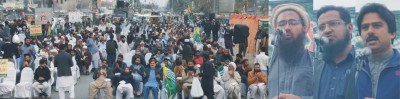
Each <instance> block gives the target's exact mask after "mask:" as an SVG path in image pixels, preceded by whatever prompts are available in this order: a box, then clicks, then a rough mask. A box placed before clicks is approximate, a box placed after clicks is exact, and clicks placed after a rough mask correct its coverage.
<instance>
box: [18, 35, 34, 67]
mask: <svg viewBox="0 0 400 99" xmlns="http://www.w3.org/2000/svg"><path fill="white" fill-rule="evenodd" d="M20 53H21V55H25V54H29V55H31V56H30V58H32V59H31V60H35V57H34V56H35V55H36V50H35V48H34V47H33V45H32V44H31V39H30V38H25V44H24V45H22V46H21V49H20ZM21 58H22V59H21V60H24V59H23V58H24V57H21ZM21 64H23V61H22V62H21ZM32 69H33V68H32Z"/></svg>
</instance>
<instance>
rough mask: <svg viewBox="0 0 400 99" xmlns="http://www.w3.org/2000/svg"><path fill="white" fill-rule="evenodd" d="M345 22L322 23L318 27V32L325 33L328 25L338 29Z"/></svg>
mask: <svg viewBox="0 0 400 99" xmlns="http://www.w3.org/2000/svg"><path fill="white" fill-rule="evenodd" d="M342 23H344V22H340V21H338V20H331V21H328V22H327V23H322V24H319V25H318V30H319V31H324V30H325V29H326V25H327V24H328V25H329V27H330V28H336V27H337V26H338V25H339V24H342Z"/></svg>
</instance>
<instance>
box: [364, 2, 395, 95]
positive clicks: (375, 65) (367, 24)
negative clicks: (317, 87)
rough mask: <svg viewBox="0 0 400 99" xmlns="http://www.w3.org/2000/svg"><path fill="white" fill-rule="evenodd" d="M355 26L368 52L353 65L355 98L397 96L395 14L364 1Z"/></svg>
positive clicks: (380, 5)
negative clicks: (361, 62) (369, 52)
mask: <svg viewBox="0 0 400 99" xmlns="http://www.w3.org/2000/svg"><path fill="white" fill-rule="evenodd" d="M357 27H358V28H359V30H358V31H359V32H360V33H361V38H362V41H363V44H364V46H366V47H368V48H370V49H371V55H368V56H367V57H366V58H364V59H365V60H364V61H365V64H362V65H360V67H357V74H358V75H357V76H356V92H357V96H356V99H400V94H399V93H400V61H399V60H400V54H399V52H398V51H397V50H396V49H394V48H393V45H392V44H393V40H394V38H396V18H395V15H394V14H393V13H392V12H391V11H389V9H388V8H386V7H385V6H384V5H382V4H377V3H371V4H367V5H365V6H364V7H362V8H361V10H360V14H359V16H358V18H357Z"/></svg>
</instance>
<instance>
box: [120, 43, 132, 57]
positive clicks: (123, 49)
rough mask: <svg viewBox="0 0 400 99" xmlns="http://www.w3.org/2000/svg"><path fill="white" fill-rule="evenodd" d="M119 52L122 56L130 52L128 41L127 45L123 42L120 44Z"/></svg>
mask: <svg viewBox="0 0 400 99" xmlns="http://www.w3.org/2000/svg"><path fill="white" fill-rule="evenodd" d="M118 51H119V53H122V54H125V53H128V52H129V51H130V50H129V45H128V43H127V42H126V41H125V43H123V42H122V41H120V42H118Z"/></svg>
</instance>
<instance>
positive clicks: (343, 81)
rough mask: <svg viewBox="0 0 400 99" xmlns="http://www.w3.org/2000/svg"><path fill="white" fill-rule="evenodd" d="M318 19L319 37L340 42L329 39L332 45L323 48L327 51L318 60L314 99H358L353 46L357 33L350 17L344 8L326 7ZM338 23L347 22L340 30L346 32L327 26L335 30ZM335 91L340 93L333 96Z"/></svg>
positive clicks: (321, 10) (322, 9) (316, 62)
mask: <svg viewBox="0 0 400 99" xmlns="http://www.w3.org/2000/svg"><path fill="white" fill-rule="evenodd" d="M339 13H340V14H339ZM317 17H318V25H319V32H320V33H319V34H320V35H321V36H322V37H328V35H329V36H331V35H333V36H335V37H336V38H332V37H329V44H327V45H319V46H322V48H323V50H324V51H322V56H323V59H316V60H315V66H314V67H315V70H314V73H315V75H314V77H315V79H314V84H315V85H314V99H323V98H326V99H339V98H342V99H354V98H355V97H354V96H355V91H354V89H355V85H354V84H355V82H354V81H355V80H354V75H355V67H356V59H355V58H356V57H355V50H354V48H353V46H352V45H351V42H350V40H351V31H353V30H352V29H353V28H352V26H353V25H352V24H351V19H350V13H349V12H348V11H347V10H346V9H345V8H343V7H336V6H325V7H322V8H321V9H320V10H319V11H318V14H317ZM335 19H336V20H340V21H343V22H344V24H343V25H342V24H340V25H339V26H344V27H345V28H330V29H327V28H326V24H328V25H329V26H330V27H331V26H332V25H331V24H332V22H335V21H333V20H335ZM332 27H333V26H332ZM317 44H319V43H317ZM337 79H340V80H337ZM332 86H333V87H332ZM331 88H334V89H335V91H337V92H336V93H332V90H331Z"/></svg>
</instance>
